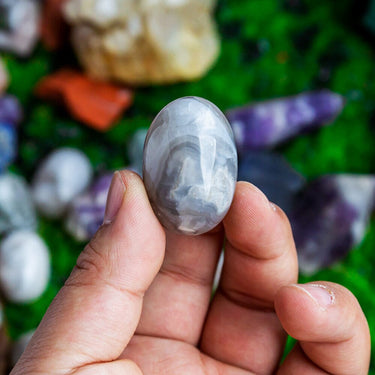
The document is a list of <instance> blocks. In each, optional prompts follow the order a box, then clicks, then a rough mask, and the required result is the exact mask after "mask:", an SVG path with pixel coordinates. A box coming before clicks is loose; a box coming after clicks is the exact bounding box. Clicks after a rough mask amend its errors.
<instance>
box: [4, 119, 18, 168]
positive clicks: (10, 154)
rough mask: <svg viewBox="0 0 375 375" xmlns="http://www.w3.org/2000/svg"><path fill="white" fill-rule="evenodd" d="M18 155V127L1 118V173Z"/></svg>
mask: <svg viewBox="0 0 375 375" xmlns="http://www.w3.org/2000/svg"><path fill="white" fill-rule="evenodd" d="M16 155H17V133H16V129H15V128H14V127H13V126H12V125H9V124H7V123H3V122H2V121H1V120H0V173H1V172H2V171H4V169H6V167H7V166H8V165H9V164H11V163H12V162H13V160H14V159H15V157H16Z"/></svg>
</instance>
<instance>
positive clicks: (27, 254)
mask: <svg viewBox="0 0 375 375" xmlns="http://www.w3.org/2000/svg"><path fill="white" fill-rule="evenodd" d="M50 273H51V263H50V257H49V250H48V248H47V246H46V244H45V243H44V241H43V240H42V238H41V237H40V236H39V235H38V234H36V233H34V232H32V231H29V230H17V231H14V232H12V233H11V234H9V235H8V236H7V237H5V239H4V240H2V241H1V243H0V288H1V291H2V292H3V294H4V295H5V296H6V297H7V299H8V300H9V301H11V302H15V303H29V302H32V301H34V300H36V299H37V298H39V297H40V296H41V295H42V293H43V292H44V291H45V289H46V288H47V285H48V282H49V278H50Z"/></svg>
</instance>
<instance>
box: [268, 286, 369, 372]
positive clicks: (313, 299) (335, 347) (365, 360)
mask: <svg viewBox="0 0 375 375" xmlns="http://www.w3.org/2000/svg"><path fill="white" fill-rule="evenodd" d="M275 308H276V312H277V315H278V317H279V318H280V321H281V324H282V325H283V327H284V328H285V330H286V331H287V332H288V333H289V335H291V336H292V337H294V338H296V339H297V340H299V341H300V347H301V349H302V350H298V349H296V350H295V351H294V352H292V353H291V354H290V355H289V358H288V359H287V360H286V361H285V363H284V364H283V366H282V367H281V368H280V371H279V373H280V374H291V375H293V374H301V373H304V374H305V373H306V374H310V373H311V374H314V375H315V374H320V373H326V372H327V373H329V374H340V375H362V374H363V375H365V374H367V373H368V368H369V362H370V334H369V329H368V325H367V321H366V318H365V316H364V314H363V312H362V310H361V307H360V306H359V304H358V302H357V300H356V298H355V297H354V296H353V295H352V294H351V293H350V292H349V291H348V290H347V289H345V288H344V287H342V286H340V285H337V284H333V283H328V282H318V283H314V284H304V285H291V286H286V287H283V288H281V289H280V291H279V292H278V294H277V296H276V299H275ZM302 351H303V352H302ZM302 369H304V371H302ZM319 369H320V370H319ZM308 371H309V372H308ZM319 371H320V372H319ZM322 371H323V372H322Z"/></svg>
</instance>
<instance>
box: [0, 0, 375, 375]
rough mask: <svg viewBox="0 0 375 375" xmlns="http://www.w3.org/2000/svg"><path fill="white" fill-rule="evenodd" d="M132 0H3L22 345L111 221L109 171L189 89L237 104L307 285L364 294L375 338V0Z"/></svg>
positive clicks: (0, 97)
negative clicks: (141, 5)
mask: <svg viewBox="0 0 375 375" xmlns="http://www.w3.org/2000/svg"><path fill="white" fill-rule="evenodd" d="M79 2H81V4H84V6H82V7H80V6H78V5H79V4H78V3H79ZM91 3H95V2H91ZM100 3H102V4H100ZM103 3H106V4H107V8H106V6H105V5H103ZM130 3H131V2H130V1H126V0H123V1H120V0H110V1H107V0H96V3H95V4H96V5H95V7H94V6H91V8H90V5H89V2H87V1H85V0H77V1H75V0H66V1H63V0H59V1H57V0H45V1H36V0H17V1H16V0H14V1H9V0H8V1H7V0H0V51H1V55H0V56H1V60H0V61H1V66H3V68H0V173H1V174H0V240H1V241H2V243H1V244H0V285H1V288H2V290H3V292H2V293H3V295H2V305H3V317H4V323H3V324H4V327H3V330H5V331H6V336H8V337H9V340H10V342H11V343H12V347H13V349H12V350H13V351H14V350H18V351H19V350H22V349H19V348H18V349H17V348H16V349H14V348H15V347H17V345H16V344H14V343H15V342H17V340H18V339H19V338H20V337H22V335H24V334H25V333H28V332H30V331H31V330H33V329H35V328H36V327H37V325H38V323H39V321H40V319H41V318H42V316H43V314H44V312H45V311H46V309H47V307H48V305H49V304H50V302H51V301H52V299H53V298H54V296H55V295H56V293H57V292H58V290H59V289H60V287H61V286H62V285H63V283H64V281H65V280H66V278H67V276H68V275H69V273H70V271H71V269H72V267H73V266H74V264H75V261H76V258H77V256H78V254H79V253H80V251H81V250H82V248H83V246H84V243H85V242H86V241H87V239H88V238H89V237H90V236H91V234H92V233H93V232H94V231H95V229H96V228H97V226H98V225H99V223H100V222H101V218H102V216H103V210H104V204H105V197H106V192H107V189H108V186H109V181H110V178H109V177H108V176H110V174H111V172H112V171H114V170H116V169H121V168H125V167H129V168H132V169H134V170H135V171H138V172H139V173H141V165H142V161H141V158H142V148H143V141H144V136H145V130H146V129H147V128H148V127H149V125H150V124H151V122H152V120H153V118H154V117H155V115H156V114H157V113H158V112H159V111H160V110H161V109H162V108H163V107H164V106H165V105H166V104H168V103H169V102H170V101H172V100H174V99H176V98H179V97H182V96H189V95H195V96H201V97H204V98H206V99H208V100H210V101H212V102H213V103H215V104H216V105H217V106H218V107H219V108H220V109H221V110H222V111H224V112H226V113H227V115H228V119H229V120H230V122H231V125H232V127H233V129H234V132H235V138H236V142H237V145H238V149H239V160H240V176H239V177H240V178H241V179H247V180H249V181H252V182H253V183H255V184H256V185H258V186H259V187H261V188H262V189H263V190H264V191H265V192H266V194H267V195H268V196H269V197H270V199H271V200H274V201H276V203H278V204H279V205H280V206H281V207H282V208H284V209H285V210H286V212H287V213H288V216H289V217H290V219H291V221H292V226H293V230H294V235H295V238H296V241H297V248H298V251H299V257H300V260H301V265H302V266H301V267H302V268H301V276H300V281H301V282H307V281H309V280H329V281H334V282H336V283H340V284H342V285H344V286H346V287H347V288H349V289H350V290H351V291H352V292H353V293H354V294H355V295H356V297H357V298H358V300H359V302H360V304H361V306H362V308H363V310H364V312H365V314H366V316H367V319H368V321H369V325H370V329H371V331H372V334H373V338H372V341H373V345H374V340H375V338H374V337H375V336H374V333H375V298H374V286H373V282H374V284H375V272H374V267H375V251H374V250H375V222H374V220H373V219H371V215H372V212H373V209H374V197H375V180H374V175H375V163H374V161H375V139H374V131H375V128H374V115H375V63H374V62H375V55H374V51H375V1H361V2H358V1H354V0H342V1H340V2H337V1H334V0H218V1H217V3H215V2H214V1H210V0H205V1H198V0H197V1H193V0H191V1H187V2H185V5H183V6H178V5H173V4H172V3H173V2H168V1H162V0H159V1H158V2H155V3H157V6H156V7H154V8H153V7H152V6H151V5H150V9H148V8H147V7H146V10H143V11H141V10H140V9H137V6H131V5H130ZM180 3H181V2H180ZM85 4H86V5H87V6H86V5H85ZM171 4H172V5H171ZM17 7H18V8H17ZM6 82H8V83H6ZM322 90H323V91H322ZM273 99H278V100H277V101H272V100H273ZM264 112H265V113H266V114H267V115H263V113H264ZM259 129H261V130H259ZM262 129H263V130H262ZM265 129H266V130H265ZM137 131H138V132H137ZM262 132H265V134H263V133H262ZM260 133H261V134H260ZM259 134H260V135H259ZM262 134H263V135H262ZM257 137H258V138H257ZM252 139H258V140H259V142H255V141H254V142H252V141H251V140H252ZM77 150H78V151H77ZM56 169H57V170H59V171H60V172H59V173H57V174H56V173H55V172H53V171H56ZM12 176H13V179H12V178H11V177H12ZM77 181H79V182H77ZM51 202H52V203H51ZM51 204H52V206H51ZM17 236H18V237H17ZM20 241H21V242H22V243H25V241H26V243H27V244H28V245H27V246H26V247H27V248H25V246H24V245H20ZM41 241H43V242H41ZM15 248H16V249H18V250H17V252H15V251H14V249H15ZM9 249H10V250H9ZM47 249H48V250H47ZM12 254H13V255H12ZM15 254H18V255H17V256H16V255H15ZM23 254H24V255H23ZM38 254H39V255H38ZM46 254H47V255H46ZM12 256H13V258H12ZM25 259H33V261H31V260H28V261H26V260H25ZM35 263H36V265H35ZM34 265H35V267H36V270H37V271H35V272H34V271H30V268H31V267H33V266H34ZM38 267H39V268H38ZM33 272H34V274H33ZM1 273H2V274H3V275H1ZM22 273H24V274H22ZM18 274H20V276H14V275H18ZM30 275H31V276H30ZM37 275H39V276H37ZM43 275H44V276H43ZM48 275H49V276H48ZM33 277H34V278H37V279H38V280H34V279H33ZM43 277H44V278H43ZM41 278H42V280H41ZM23 283H24V284H25V283H26V284H32V285H34V286H35V285H36V286H35V288H36V290H34V289H35V288H34V289H33V290H28V289H27V288H26V287H25V286H24V285H23ZM22 288H24V289H22ZM21 289H22V292H20V290H21ZM4 334H5V333H4ZM3 341H4V340H3ZM4 345H5V341H4ZM20 345H21V344H20V342H19V341H18V346H20ZM291 345H292V340H289V342H288V347H290V346H291ZM21 347H22V345H21ZM17 355H18V354H14V353H13V356H14V357H16V356H17ZM372 358H373V359H375V354H373V357H372ZM371 374H375V362H374V364H373V365H372V368H371Z"/></svg>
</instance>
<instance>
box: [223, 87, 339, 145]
mask: <svg viewBox="0 0 375 375" xmlns="http://www.w3.org/2000/svg"><path fill="white" fill-rule="evenodd" d="M343 107H344V98H343V97H342V96H341V95H338V94H336V93H333V92H331V91H329V90H321V91H312V92H305V93H302V94H299V95H296V96H292V97H288V98H281V99H276V100H269V101H265V102H260V103H255V104H252V105H249V106H245V107H242V108H235V109H232V110H230V111H228V112H227V113H226V114H227V117H228V119H229V122H230V124H231V126H232V127H233V132H234V136H235V139H236V144H237V147H238V149H239V152H246V150H249V149H250V150H254V149H265V148H271V147H274V146H276V145H278V144H280V143H283V142H285V141H287V140H288V139H291V138H293V137H295V136H297V135H298V134H301V133H305V132H307V131H311V130H313V129H316V128H319V127H321V126H323V125H327V124H330V123H332V121H334V120H335V119H336V117H337V116H338V115H339V114H340V113H341V111H342V109H343Z"/></svg>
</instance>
